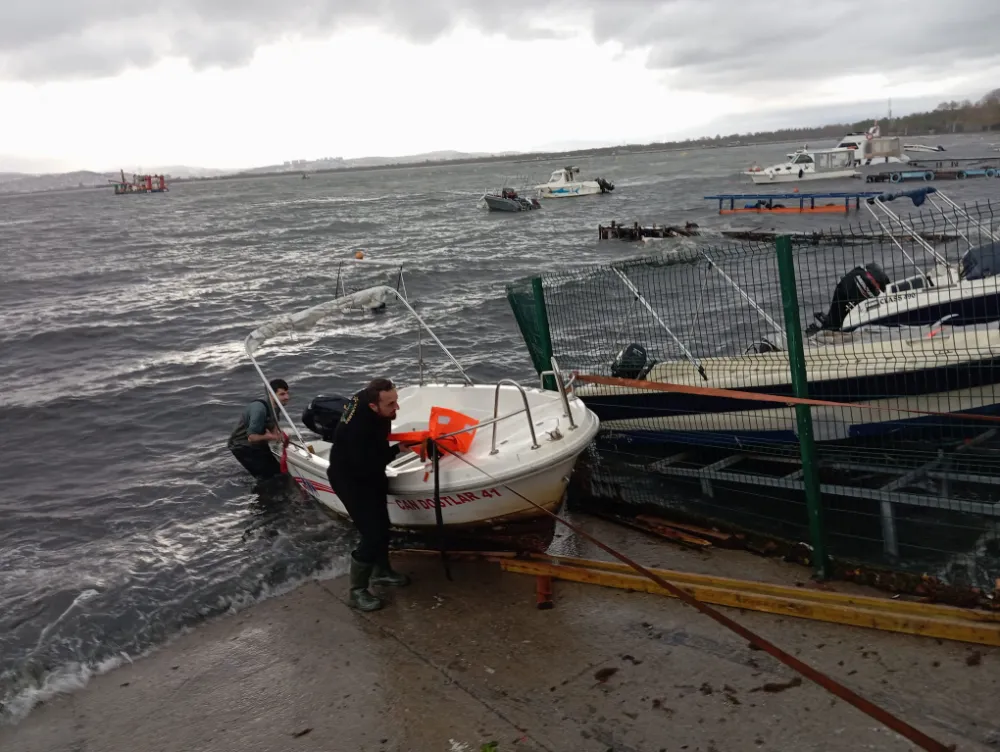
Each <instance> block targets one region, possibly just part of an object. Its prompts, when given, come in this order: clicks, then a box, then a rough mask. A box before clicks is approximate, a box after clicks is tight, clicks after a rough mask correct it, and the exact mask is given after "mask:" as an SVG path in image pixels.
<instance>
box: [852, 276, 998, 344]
mask: <svg viewBox="0 0 1000 752" xmlns="http://www.w3.org/2000/svg"><path fill="white" fill-rule="evenodd" d="M946 316H954V318H952V319H949V321H948V324H949V325H951V326H967V325H971V324H981V323H987V322H990V321H997V320H998V319H1000V280H998V278H997V277H987V278H985V279H977V280H972V281H968V282H960V283H959V284H957V285H949V286H945V287H933V288H924V289H919V290H907V291H904V292H898V293H890V294H885V293H883V294H881V295H877V296H875V297H874V298H870V299H869V300H865V301H862V302H860V303H858V305H856V306H854V308H853V309H851V312H850V313H849V314H848V315H847V316H845V317H844V323H843V324H842V325H841V327H840V328H841V331H845V332H849V331H853V330H854V329H857V328H858V327H861V326H868V325H875V326H929V325H931V324H934V323H936V322H938V321H941V320H942V319H943V318H945V317H946Z"/></svg>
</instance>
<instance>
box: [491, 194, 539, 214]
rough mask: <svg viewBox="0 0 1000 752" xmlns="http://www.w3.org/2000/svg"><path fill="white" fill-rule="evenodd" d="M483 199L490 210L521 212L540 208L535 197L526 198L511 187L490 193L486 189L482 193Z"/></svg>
mask: <svg viewBox="0 0 1000 752" xmlns="http://www.w3.org/2000/svg"><path fill="white" fill-rule="evenodd" d="M483 201H485V202H486V206H488V207H489V210H490V211H500V212H521V211H531V210H532V209H541V208H542V205H541V204H540V203H538V199H537V198H531V199H527V198H524V197H523V196H519V195H518V193H517V191H515V190H514V189H513V188H501V189H500V190H498V191H494V192H492V193H490V192H489V191H487V192H486V193H484V194H483Z"/></svg>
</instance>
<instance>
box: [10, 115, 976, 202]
mask: <svg viewBox="0 0 1000 752" xmlns="http://www.w3.org/2000/svg"><path fill="white" fill-rule="evenodd" d="M833 128H836V126H833ZM830 130H831V126H824V127H821V128H819V129H817V130H816V131H814V132H810V133H802V134H796V137H795V138H781V139H776V140H760V141H756V140H755V141H746V142H740V143H704V142H702V143H691V144H682V145H666V144H664V145H662V146H661V145H655V144H649V145H639V144H635V145H623V146H602V147H595V148H593V149H578V150H573V151H563V152H529V153H527V154H520V155H513V156H511V155H507V156H486V157H459V158H457V159H436V160H425V161H423V162H393V163H390V164H382V165H354V166H350V167H325V168H320V169H308V168H305V169H299V170H271V171H267V172H252V171H242V172H233V173H227V174H224V175H212V176H204V177H185V178H171V179H170V180H169V181H168V184H167V185H168V187H169V186H170V185H173V184H175V183H213V182H218V181H228V180H259V179H268V178H280V177H295V176H299V177H301V176H302V175H309V176H311V175H329V174H331V173H355V172H371V171H377V170H405V169H412V168H428V167H448V166H460V165H471V164H493V163H500V162H507V163H511V164H528V163H535V162H552V161H556V160H558V161H565V162H567V163H572V162H575V161H578V160H586V159H601V158H607V157H616V156H631V155H636V154H665V153H676V152H687V151H705V150H708V149H737V148H744V147H754V146H780V145H782V144H802V143H808V142H810V141H815V140H818V139H826V138H831V139H832V140H836V139H838V138H839V136H832V137H831V136H830V133H829V131H830ZM824 131H827V132H824ZM841 135H842V134H841ZM887 135H892V136H895V137H897V138H913V139H918V138H926V137H928V136H932V135H940V134H916V133H914V134H908V135H906V136H903V135H898V134H887ZM966 135H967V134H966ZM109 185H110V178H109ZM106 189H107V186H68V187H65V188H40V189H38V190H33V191H5V190H3V186H2V184H0V196H34V195H38V194H39V193H65V192H76V191H100V190H106Z"/></svg>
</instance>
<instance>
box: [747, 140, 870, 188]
mask: <svg viewBox="0 0 1000 752" xmlns="http://www.w3.org/2000/svg"><path fill="white" fill-rule="evenodd" d="M855 167H856V164H855V162H854V149H846V148H843V149H842V148H835V149H799V150H798V151H796V152H794V153H792V154H789V155H788V159H787V161H785V162H780V163H779V164H776V165H771V166H770V167H756V166H754V167H751V168H750V169H749V170H744V171H743V174H744V175H749V176H750V178H751V179H752V180H753V182H754V184H755V185H761V184H766V183H798V182H800V181H807V180H832V179H836V178H853V177H854V176H855V175H857V174H858V171H857V170H856V169H855Z"/></svg>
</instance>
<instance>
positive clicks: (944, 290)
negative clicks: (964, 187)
mask: <svg viewBox="0 0 1000 752" xmlns="http://www.w3.org/2000/svg"><path fill="white" fill-rule="evenodd" d="M898 198H908V199H910V200H911V201H912V202H913V204H914V206H917V207H919V206H921V205H922V204H923V203H924V201H929V202H931V203H932V204H933V205H934V207H935V209H937V211H938V212H939V214H940V216H942V217H943V218H944V221H945V223H946V224H948V225H950V226H951V227H952V228H953V229H954V230H955V232H956V233H957V235H958V236H959V237H960V238H962V240H964V242H965V243H966V245H967V249H966V251H965V252H964V254H963V255H962V257H961V259H960V260H959V262H958V264H957V265H956V264H953V263H951V262H949V260H948V259H947V258H945V257H944V256H942V255H941V253H940V252H939V251H938V250H937V249H935V248H934V246H933V245H931V243H929V242H928V241H927V240H925V239H924V238H922V237H921V236H920V233H918V232H917V231H916V230H915V229H914V228H913V227H911V226H910V225H909V224H907V223H906V222H904V221H903V219H902V218H901V217H900V216H899V215H898V214H896V213H895V212H893V211H892V210H890V209H889V208H888V207H887V206H886V203H887V202H890V201H894V200H896V199H898ZM864 206H865V208H866V209H867V210H868V212H869V213H870V214H871V215H872V216H873V217H874V218H875V221H876V222H878V224H879V225H880V226H881V227H882V229H883V230H885V232H886V233H887V234H888V236H889V237H890V238H891V240H892V243H893V244H894V245H895V246H896V248H897V249H898V250H899V251H900V252H901V253H902V254H903V256H905V257H906V260H907V261H908V262H909V263H911V264H913V266H914V267H916V269H917V274H915V275H913V276H911V277H906V278H905V279H899V280H895V281H892V280H890V279H889V278H888V276H886V274H885V272H884V271H883V270H882V269H881V267H879V266H878V265H877V264H874V263H870V264H868V265H867V266H866V267H857V268H855V269H852V270H851V271H850V272H848V273H847V274H845V275H844V277H843V278H842V279H841V280H840V282H839V283H838V285H837V288H836V289H835V290H834V294H833V300H832V302H831V304H830V309H829V311H828V312H827V313H826V314H820V313H817V314H815V318H816V319H817V321H818V322H819V328H820V329H826V330H839V331H843V332H850V331H853V330H855V329H858V328H859V327H863V326H928V325H931V324H934V323H935V322H937V321H941V320H947V321H948V323H949V324H951V325H952V326H965V325H970V324H979V323H986V322H991V321H997V320H998V319H1000V278H998V277H997V272H1000V243H998V242H997V241H998V240H1000V237H998V235H997V233H996V232H994V231H993V229H992V228H991V227H988V226H987V225H985V224H983V223H982V222H980V221H979V220H977V219H976V218H975V217H973V216H971V215H970V214H969V213H968V212H966V211H965V210H964V209H963V208H962V207H961V206H959V205H958V204H957V203H955V202H954V201H953V200H952V199H950V198H949V197H947V196H945V195H944V194H943V193H941V192H940V191H939V190H938V189H937V188H934V187H933V186H929V187H926V188H917V189H914V190H908V191H898V192H896V193H880V194H878V195H876V196H872V197H869V198H868V199H866V201H865V202H864ZM876 210H877V211H876ZM963 228H964V229H963ZM970 235H972V237H970ZM902 236H906V237H908V238H910V240H911V242H912V243H913V244H914V245H915V246H916V247H917V248H919V249H920V250H921V251H922V252H924V253H926V254H928V255H929V256H930V257H931V258H932V259H934V261H935V264H934V267H933V269H930V270H922V269H920V267H919V266H918V265H917V262H916V261H915V260H914V259H913V257H912V256H911V255H910V253H909V252H908V251H907V250H906V248H905V247H904V246H903V243H902V242H901V237H902ZM982 241H985V242H982Z"/></svg>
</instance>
